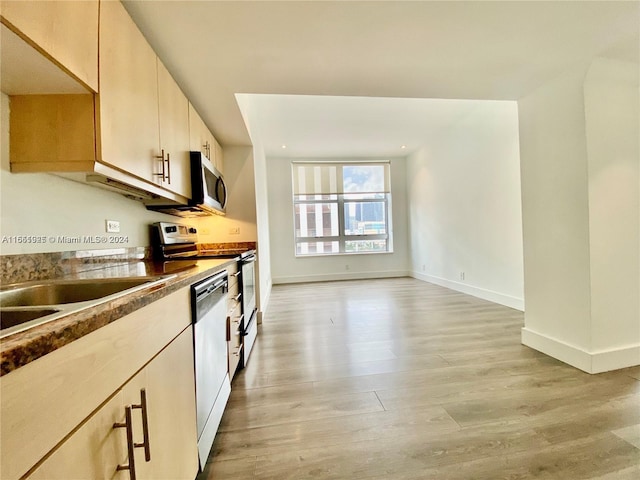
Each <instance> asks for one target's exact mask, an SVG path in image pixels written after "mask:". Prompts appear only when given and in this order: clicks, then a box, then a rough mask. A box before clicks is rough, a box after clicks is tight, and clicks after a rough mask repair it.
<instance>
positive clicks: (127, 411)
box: [113, 406, 136, 480]
mask: <svg viewBox="0 0 640 480" xmlns="http://www.w3.org/2000/svg"><path fill="white" fill-rule="evenodd" d="M124 416H125V422H124V423H114V424H113V428H126V429H127V457H128V463H127V464H126V465H118V466H117V467H116V471H117V472H119V471H121V470H129V479H130V480H136V461H135V456H134V449H135V446H134V443H133V422H132V419H131V407H130V406H127V407H124Z"/></svg>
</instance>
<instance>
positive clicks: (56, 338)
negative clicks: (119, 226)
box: [0, 258, 235, 375]
mask: <svg viewBox="0 0 640 480" xmlns="http://www.w3.org/2000/svg"><path fill="white" fill-rule="evenodd" d="M234 261H235V259H234V258H231V259H229V258H225V259H203V260H174V261H169V262H162V261H148V260H144V259H142V260H139V261H114V262H111V263H109V262H105V263H103V264H102V265H101V266H100V267H101V268H95V269H92V270H88V271H82V272H77V273H71V274H65V275H64V276H63V277H62V278H64V279H81V278H84V279H86V278H112V277H142V276H163V275H171V277H170V278H168V279H167V281H166V282H165V283H162V284H160V285H153V286H150V287H147V288H143V289H141V290H138V291H136V292H133V293H130V294H127V295H123V296H121V297H119V298H116V299H113V300H111V301H107V302H104V303H100V302H99V300H97V301H96V303H97V304H95V305H94V304H92V305H91V306H89V307H87V308H84V309H82V310H80V311H75V312H72V313H70V314H69V315H65V316H63V317H61V318H58V319H56V320H53V321H51V322H48V323H44V324H42V325H38V326H36V327H33V328H31V329H29V330H25V331H23V332H18V333H15V334H13V335H10V336H8V337H5V338H3V339H2V340H0V359H1V368H0V375H6V374H7V373H10V372H11V371H13V370H15V369H17V368H19V367H22V366H24V365H26V364H28V363H29V362H32V361H33V360H36V359H38V358H40V357H43V356H45V355H46V354H48V353H50V352H52V351H54V350H56V349H58V348H60V347H62V346H64V345H67V344H69V343H71V342H73V341H74V340H76V339H78V338H81V337H82V336H84V335H87V334H89V333H91V332H93V331H95V330H97V329H99V328H101V327H103V326H105V325H107V324H109V323H111V322H114V321H116V320H118V319H119V318H121V317H124V316H125V315H127V314H129V313H131V312H134V311H136V310H138V309H140V308H142V307H144V306H146V305H148V304H150V303H152V302H154V301H156V300H158V299H160V298H162V297H164V296H166V295H169V294H170V293H173V292H175V291H177V290H179V289H181V288H184V287H188V286H189V285H191V284H193V283H195V282H198V281H199V280H202V279H204V278H206V277H208V276H209V275H211V274H213V273H215V272H216V271H220V270H223V269H224V267H225V266H226V265H228V264H231V263H232V262H234Z"/></svg>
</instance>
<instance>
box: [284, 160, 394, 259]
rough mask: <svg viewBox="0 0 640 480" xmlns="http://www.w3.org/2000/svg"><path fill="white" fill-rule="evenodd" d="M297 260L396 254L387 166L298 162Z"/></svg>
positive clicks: (295, 201) (295, 203) (295, 192)
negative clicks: (326, 256)
mask: <svg viewBox="0 0 640 480" xmlns="http://www.w3.org/2000/svg"><path fill="white" fill-rule="evenodd" d="M292 173H293V209H294V217H295V218H294V220H295V237H296V252H295V253H296V256H304V255H335V254H340V253H350V254H351V253H374V252H390V251H392V250H393V249H392V239H391V234H390V232H391V191H390V181H389V162H361V163H357V162H353V163H352V162H349V163H345V162H294V163H293V164H292Z"/></svg>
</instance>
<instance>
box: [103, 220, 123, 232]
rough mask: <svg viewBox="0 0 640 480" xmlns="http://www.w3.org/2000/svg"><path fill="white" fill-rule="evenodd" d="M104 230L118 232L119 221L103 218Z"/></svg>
mask: <svg viewBox="0 0 640 480" xmlns="http://www.w3.org/2000/svg"><path fill="white" fill-rule="evenodd" d="M105 224H106V225H105V230H106V231H107V233H118V232H120V222H118V221H117V220H105Z"/></svg>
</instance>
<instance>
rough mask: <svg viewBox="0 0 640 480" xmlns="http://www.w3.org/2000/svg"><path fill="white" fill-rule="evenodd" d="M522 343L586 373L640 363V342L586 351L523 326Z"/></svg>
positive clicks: (606, 370) (600, 371)
mask: <svg viewBox="0 0 640 480" xmlns="http://www.w3.org/2000/svg"><path fill="white" fill-rule="evenodd" d="M521 341H522V344H523V345H526V346H527V347H531V348H533V349H534V350H538V351H539V352H542V353H544V354H546V355H549V356H550V357H553V358H556V359H558V360H560V361H562V362H565V363H568V364H569V365H571V366H573V367H576V368H579V369H580V370H582V371H584V372H587V373H602V372H608V371H610V370H618V369H620V368H627V367H635V366H637V365H640V344H638V345H631V346H626V347H620V348H615V349H609V350H600V351H597V352H588V351H586V350H584V349H582V348H580V347H577V346H575V345H570V344H568V343H565V342H563V341H561V340H558V339H555V338H551V337H548V336H546V335H543V334H541V333H538V332H534V331H532V330H530V329H528V328H527V327H524V328H523V329H522V332H521Z"/></svg>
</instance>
